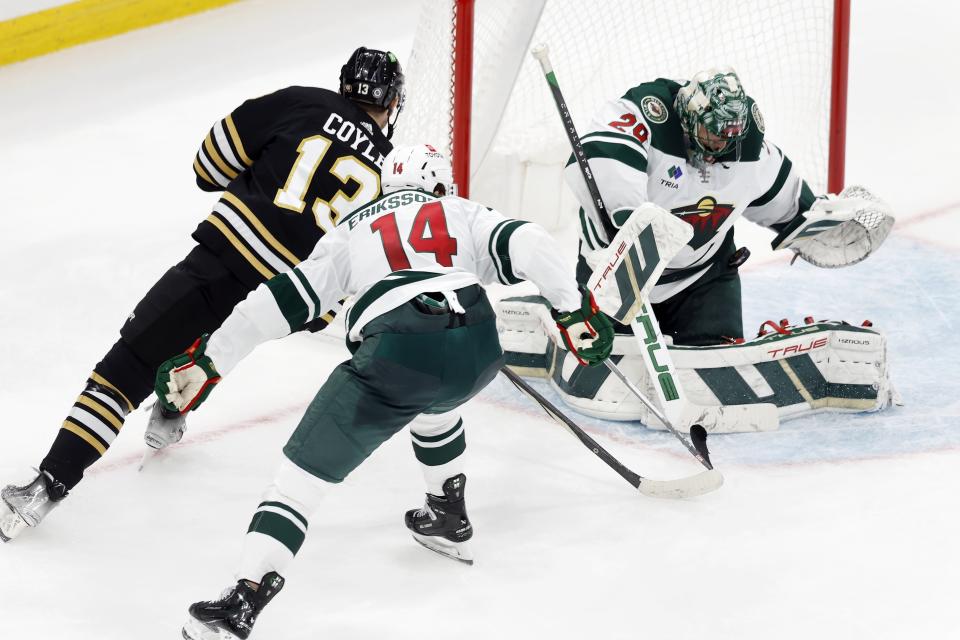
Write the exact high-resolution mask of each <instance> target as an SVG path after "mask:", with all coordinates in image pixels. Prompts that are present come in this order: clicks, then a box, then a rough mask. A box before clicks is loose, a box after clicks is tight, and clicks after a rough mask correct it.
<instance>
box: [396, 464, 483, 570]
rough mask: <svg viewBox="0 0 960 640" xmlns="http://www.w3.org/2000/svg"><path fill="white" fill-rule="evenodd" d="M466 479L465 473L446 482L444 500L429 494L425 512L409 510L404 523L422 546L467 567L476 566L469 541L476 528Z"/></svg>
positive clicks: (444, 484)
mask: <svg viewBox="0 0 960 640" xmlns="http://www.w3.org/2000/svg"><path fill="white" fill-rule="evenodd" d="M466 483H467V477H466V476H465V475H463V474H462V473H460V474H457V475H455V476H453V477H452V478H448V479H447V481H446V482H444V483H443V497H440V496H435V495H432V494H429V493H428V494H427V501H426V504H424V506H423V508H422V509H411V510H410V511H407V514H406V516H405V517H404V521H405V522H406V525H407V529H410V531H411V533H413V539H414V540H416V541H417V542H419V543H420V544H421V545H423V546H424V547H426V548H427V549H430V550H431V551H435V552H437V553H439V554H440V555H442V556H446V557H448V558H451V559H453V560H457V561H458V562H463V563H464V564H471V565H472V564H473V553H472V552H471V551H470V547H469V545H468V544H467V540H469V539H470V538H472V537H473V527H472V526H471V525H470V519H469V518H467V508H466V505H465V504H464V499H463V489H464V486H465V485H466Z"/></svg>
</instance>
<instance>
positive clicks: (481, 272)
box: [207, 190, 581, 374]
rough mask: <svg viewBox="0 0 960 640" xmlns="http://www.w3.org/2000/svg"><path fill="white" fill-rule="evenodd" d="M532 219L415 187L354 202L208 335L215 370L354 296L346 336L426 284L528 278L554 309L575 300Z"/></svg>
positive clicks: (566, 270) (438, 286)
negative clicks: (303, 254) (309, 248)
mask: <svg viewBox="0 0 960 640" xmlns="http://www.w3.org/2000/svg"><path fill="white" fill-rule="evenodd" d="M561 254H562V252H561V251H560V249H559V247H558V246H557V244H556V242H555V241H554V240H553V238H552V237H551V236H550V235H549V234H548V233H547V232H546V231H544V230H543V228H542V227H540V226H539V225H536V224H533V223H529V222H526V221H523V220H511V219H508V218H506V217H504V216H503V215H502V214H500V213H498V212H496V211H494V210H493V209H488V208H487V207H484V206H482V205H480V204H477V203H475V202H472V201H470V200H465V199H463V198H458V197H456V196H447V197H443V198H437V197H435V196H433V195H430V194H428V193H425V192H423V191H417V190H403V191H397V192H394V193H391V194H388V195H385V196H383V197H381V198H380V199H378V200H375V201H373V202H371V203H370V204H368V205H366V206H365V207H362V208H360V209H357V210H356V211H354V212H353V213H351V214H350V215H348V216H347V217H345V218H344V219H343V220H341V221H340V222H339V223H338V225H337V227H336V228H335V229H334V230H333V231H332V232H330V233H328V234H327V235H325V236H323V238H321V239H320V241H319V242H318V243H317V245H316V247H315V249H314V250H313V253H312V254H311V255H310V257H309V258H308V259H307V260H305V261H303V262H302V263H300V264H299V265H298V266H297V267H296V268H294V269H292V270H291V271H288V272H286V273H281V274H279V275H277V276H276V277H274V278H272V279H271V280H269V281H268V282H266V283H264V284H261V285H260V286H259V287H257V289H255V290H254V291H253V292H251V293H250V295H249V296H248V297H247V298H246V300H244V301H243V302H241V303H240V304H239V305H237V307H236V308H235V309H234V310H233V313H232V314H231V315H230V317H229V318H227V320H226V321H225V322H224V323H223V326H222V327H221V328H220V329H219V330H217V331H216V332H215V333H214V334H213V335H212V336H211V337H210V340H209V343H208V346H207V354H208V355H209V356H210V357H211V358H212V359H213V361H214V362H215V363H216V365H217V368H218V369H219V371H220V373H221V374H226V373H227V372H228V371H230V370H231V369H232V368H233V367H234V366H235V364H236V363H237V362H239V361H240V360H241V359H242V358H243V357H244V356H245V355H247V354H248V353H249V352H250V351H251V350H253V348H254V347H255V346H256V345H258V344H260V343H262V342H265V341H267V340H271V339H274V338H280V337H283V336H285V335H287V334H289V333H292V332H294V331H297V330H298V329H300V328H301V327H302V326H303V325H304V324H305V323H307V322H309V321H310V320H312V319H314V318H317V317H320V316H322V315H323V314H324V313H325V312H327V311H329V310H330V309H332V308H334V307H336V306H337V304H338V301H339V300H341V299H343V298H345V297H347V296H351V295H352V296H353V299H352V301H351V302H350V303H349V304H348V305H347V307H346V308H345V310H344V313H345V314H346V316H345V321H346V326H347V335H348V338H349V339H350V340H352V341H359V340H362V339H363V334H362V331H363V327H364V326H365V325H366V324H367V323H368V322H369V321H370V320H372V319H373V318H375V317H377V316H379V315H381V314H383V313H385V312H387V311H390V310H391V309H395V308H397V307H399V306H400V305H402V304H404V303H405V302H407V301H408V300H411V299H413V298H414V297H416V296H417V295H418V294H420V293H424V292H443V293H445V294H447V297H448V299H450V298H453V296H451V295H450V292H453V291H454V290H456V289H460V288H462V287H466V286H470V285H473V284H487V283H492V282H501V283H503V284H516V283H518V282H521V281H523V280H530V281H531V282H533V283H534V284H536V285H537V286H538V287H539V288H540V292H541V293H542V294H543V296H544V297H546V298H547V299H548V300H549V301H550V303H551V304H552V305H553V307H554V308H555V309H559V310H563V311H567V310H573V309H577V308H579V307H580V300H581V295H580V292H579V290H578V288H577V283H576V280H575V278H574V274H573V269H572V268H570V267H569V266H568V265H567V263H566V262H565V261H564V260H562V259H561Z"/></svg>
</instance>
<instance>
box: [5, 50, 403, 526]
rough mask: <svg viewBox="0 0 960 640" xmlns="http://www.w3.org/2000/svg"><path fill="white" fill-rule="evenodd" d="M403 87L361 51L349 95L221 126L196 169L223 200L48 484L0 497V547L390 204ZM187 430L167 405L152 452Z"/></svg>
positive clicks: (171, 274)
mask: <svg viewBox="0 0 960 640" xmlns="http://www.w3.org/2000/svg"><path fill="white" fill-rule="evenodd" d="M403 83H404V78H403V73H402V70H401V68H400V63H399V62H398V61H397V58H396V56H394V54H392V53H389V52H384V51H377V50H373V49H366V48H364V47H360V48H359V49H357V50H356V51H354V52H353V54H352V55H351V56H350V59H349V60H348V61H347V63H346V64H345V65H344V66H343V68H342V70H341V73H340V88H339V93H336V92H333V91H329V90H327V89H319V88H313V87H288V88H286V89H281V90H279V91H277V92H275V93H271V94H268V95H265V96H262V97H259V98H254V99H251V100H247V101H246V102H244V103H243V104H241V105H240V106H239V107H237V108H236V109H235V110H234V111H233V112H231V113H230V114H229V115H228V116H226V117H225V118H223V119H222V120H219V121H218V122H217V123H216V124H214V125H213V127H212V128H211V130H210V132H209V133H208V134H207V137H206V138H205V139H204V141H203V143H202V144H201V146H200V149H199V151H198V152H197V155H196V157H195V159H194V161H193V169H194V172H195V173H196V176H197V185H198V186H199V187H200V188H201V189H203V190H205V191H222V192H223V194H222V196H221V197H220V199H219V201H218V202H217V203H216V204H215V205H214V207H213V211H212V213H211V214H210V215H209V216H208V217H207V218H206V219H205V220H204V221H203V222H201V223H200V225H199V226H198V227H197V229H196V231H194V232H193V238H194V240H196V242H197V245H196V246H195V247H194V248H193V250H192V251H190V253H189V254H187V256H186V258H184V259H183V261H182V262H180V263H179V264H177V265H176V266H174V267H172V268H171V269H170V270H169V271H167V272H166V273H165V274H164V275H163V276H162V277H161V278H160V280H159V281H157V283H156V284H154V285H153V287H152V288H151V289H150V290H149V291H148V292H147V294H146V295H145V296H144V298H143V299H142V300H141V301H140V302H139V303H138V304H137V305H136V307H135V308H134V310H133V313H131V314H130V315H129V317H128V318H127V320H126V322H125V323H124V324H123V326H122V327H121V328H120V339H119V340H117V342H116V343H115V344H114V345H113V346H112V347H111V348H110V350H109V351H108V352H107V353H106V355H105V356H104V357H103V359H102V360H101V361H100V362H99V363H98V364H97V365H96V367H94V370H93V373H91V374H90V377H89V379H88V380H87V382H86V385H85V387H84V389H83V391H82V393H81V394H80V396H79V397H78V398H77V400H76V402H75V403H74V405H73V407H72V409H71V410H70V413H69V414H68V415H67V417H66V420H65V421H64V423H63V425H62V427H61V428H60V430H59V432H58V434H57V436H56V439H55V440H54V442H53V445H52V447H51V448H50V452H49V453H48V454H47V456H46V457H45V458H44V459H43V461H42V462H41V463H40V467H39V471H38V475H37V477H36V478H35V479H34V480H33V481H32V482H30V483H29V484H27V485H25V486H20V487H18V486H12V485H11V486H7V487H6V488H4V489H3V490H2V492H0V540H2V541H4V542H7V541H9V540H10V539H12V538H13V537H15V536H16V535H18V534H19V533H21V532H22V531H23V530H25V529H26V528H27V527H35V526H37V525H38V524H39V523H40V521H41V520H42V519H43V518H44V517H45V516H46V514H47V513H49V512H50V510H51V509H52V508H53V507H54V506H56V504H57V503H58V502H60V501H61V500H62V499H63V498H64V497H66V495H67V493H68V492H69V491H70V490H72V489H73V487H74V486H75V485H76V484H77V483H79V482H80V480H81V479H82V478H83V473H84V471H85V470H86V469H87V467H89V466H90V465H92V464H93V463H94V462H96V461H97V460H99V459H100V457H101V456H103V454H104V453H106V450H107V449H108V448H109V447H110V444H111V443H112V442H113V440H114V438H116V436H117V435H118V433H119V432H120V429H121V427H122V426H123V422H124V419H125V417H126V416H127V414H129V413H130V412H131V411H133V410H134V409H135V408H136V407H137V406H138V405H139V404H140V403H141V402H142V401H143V400H144V399H145V398H146V397H147V396H148V395H150V393H151V391H152V390H153V382H154V377H155V374H156V369H157V366H158V365H159V364H160V363H162V362H163V361H165V360H166V359H168V358H170V357H171V356H173V355H176V354H177V353H180V352H182V351H183V350H184V349H185V348H186V347H188V346H189V345H190V344H191V343H192V342H193V340H194V339H195V338H196V336H198V335H200V334H202V333H208V332H211V331H213V330H215V329H216V328H217V327H219V326H220V324H221V323H222V322H223V320H224V319H225V318H226V317H227V316H228V315H230V312H231V310H232V309H233V307H234V306H235V305H236V304H237V303H239V302H240V301H241V300H243V299H244V298H245V297H246V296H247V294H248V293H249V292H250V291H251V290H253V289H255V288H256V287H257V285H259V284H260V283H262V282H265V281H267V280H269V279H270V278H272V277H273V276H274V275H276V274H278V273H280V272H283V271H287V270H289V269H291V268H292V267H294V266H295V265H297V264H298V263H300V262H301V260H303V259H305V258H306V257H307V256H308V255H309V254H310V251H311V250H312V249H313V246H314V245H315V244H316V243H317V241H318V240H319V239H320V238H321V237H322V236H323V235H324V233H326V232H327V231H329V230H330V229H332V228H333V226H334V225H335V224H336V222H337V220H338V219H339V218H340V217H341V216H345V215H347V214H349V213H350V212H351V211H353V210H354V209H356V208H358V207H360V206H362V205H364V204H366V203H368V202H370V201H371V200H373V199H375V198H377V197H378V196H379V195H380V166H381V164H382V162H383V158H384V156H385V155H386V154H387V153H388V152H389V151H390V149H391V148H392V146H391V144H390V142H389V138H390V134H391V133H392V131H393V126H394V124H395V123H396V120H397V117H398V116H399V113H400V111H401V109H402V107H403V99H404V89H403ZM384 129H386V134H385V133H384ZM332 316H333V313H330V314H327V315H325V316H323V317H322V318H317V319H316V320H315V321H314V323H313V325H312V326H311V327H310V329H311V330H318V329H320V328H322V327H324V326H326V324H327V323H329V321H330V320H331V318H332ZM184 427H185V423H184V421H183V418H182V417H181V416H180V415H179V414H177V413H165V412H164V411H163V410H162V408H161V405H160V404H157V405H155V406H154V409H153V411H152V413H151V416H150V419H149V424H148V427H147V433H146V435H145V440H146V442H147V445H148V446H150V447H153V448H155V449H159V448H163V447H165V446H167V445H169V444H172V443H174V442H177V441H179V440H180V438H181V437H182V435H183V430H184Z"/></svg>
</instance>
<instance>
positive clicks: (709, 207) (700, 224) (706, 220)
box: [670, 196, 734, 233]
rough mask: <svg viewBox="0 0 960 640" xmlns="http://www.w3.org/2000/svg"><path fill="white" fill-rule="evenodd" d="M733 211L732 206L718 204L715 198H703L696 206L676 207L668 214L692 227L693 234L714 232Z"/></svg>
mask: <svg viewBox="0 0 960 640" xmlns="http://www.w3.org/2000/svg"><path fill="white" fill-rule="evenodd" d="M733 209H734V205H732V204H719V203H717V199H716V198H714V197H712V196H704V197H703V198H700V201H699V202H698V203H697V204H691V205H687V206H685V207H677V208H676V209H671V210H670V213H673V214H676V215H679V216H680V218H681V219H682V220H683V221H684V222H686V223H688V224H689V225H691V226H692V227H693V230H694V232H700V233H703V232H713V231H716V230H717V229H718V228H719V227H720V225H722V224H723V222H724V220H726V219H727V218H728V217H729V216H730V214H731V213H733Z"/></svg>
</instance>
